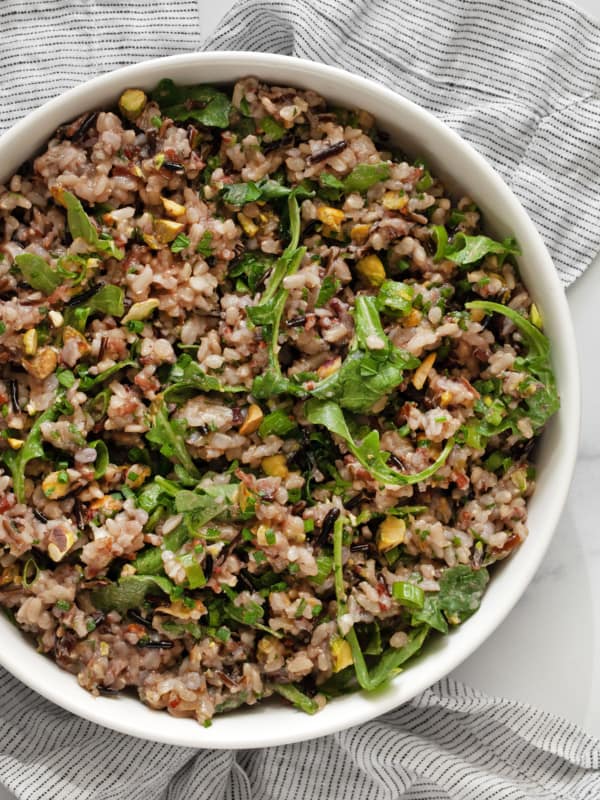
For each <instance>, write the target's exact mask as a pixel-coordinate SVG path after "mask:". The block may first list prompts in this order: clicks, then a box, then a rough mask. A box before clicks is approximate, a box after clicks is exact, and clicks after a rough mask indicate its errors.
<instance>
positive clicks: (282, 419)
mask: <svg viewBox="0 0 600 800" xmlns="http://www.w3.org/2000/svg"><path fill="white" fill-rule="evenodd" d="M297 427H298V423H297V422H296V421H295V420H294V419H293V418H291V417H290V415H289V414H287V413H286V412H285V411H283V410H282V409H280V408H278V409H276V410H275V411H272V412H271V413H270V414H267V416H266V417H265V418H264V419H263V421H262V422H261V423H260V427H259V429H258V434H259V436H262V437H263V439H264V438H265V437H266V436H271V435H273V434H275V436H285V435H286V434H287V433H290V431H293V430H295V428H297Z"/></svg>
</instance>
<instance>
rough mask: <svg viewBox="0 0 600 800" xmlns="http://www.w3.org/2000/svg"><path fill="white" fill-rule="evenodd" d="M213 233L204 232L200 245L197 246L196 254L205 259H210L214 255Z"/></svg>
mask: <svg viewBox="0 0 600 800" xmlns="http://www.w3.org/2000/svg"><path fill="white" fill-rule="evenodd" d="M212 238H213V235H212V231H204V233H203V234H202V237H201V239H200V241H199V242H198V244H197V245H196V252H197V253H199V254H200V255H201V256H204V258H210V257H211V256H212V254H213V248H212V244H211V242H212Z"/></svg>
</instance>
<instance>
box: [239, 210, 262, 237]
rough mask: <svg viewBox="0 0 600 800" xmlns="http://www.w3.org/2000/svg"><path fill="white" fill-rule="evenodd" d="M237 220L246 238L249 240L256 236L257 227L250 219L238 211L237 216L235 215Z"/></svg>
mask: <svg viewBox="0 0 600 800" xmlns="http://www.w3.org/2000/svg"><path fill="white" fill-rule="evenodd" d="M237 218H238V222H239V223H240V225H241V226H242V228H243V229H244V233H245V234H246V236H249V237H250V238H252V237H253V236H256V234H257V233H258V225H257V224H256V223H255V222H253V221H252V220H251V219H250V217H248V216H247V215H246V214H244V213H243V212H242V211H240V212H239V214H238V215H237Z"/></svg>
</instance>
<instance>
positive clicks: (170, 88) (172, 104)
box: [152, 78, 231, 128]
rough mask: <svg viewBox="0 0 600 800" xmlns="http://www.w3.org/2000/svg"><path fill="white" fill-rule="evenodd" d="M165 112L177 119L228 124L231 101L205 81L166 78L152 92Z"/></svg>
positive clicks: (218, 125) (210, 124) (212, 124)
mask: <svg viewBox="0 0 600 800" xmlns="http://www.w3.org/2000/svg"><path fill="white" fill-rule="evenodd" d="M152 99H153V100H155V101H156V102H157V103H158V105H159V106H160V110H161V112H162V114H163V116H167V117H170V118H171V119H172V120H174V121H175V122H186V121H187V120H195V121H196V122H199V123H201V124H202V125H206V126H208V127H214V128H227V127H228V125H229V114H230V112H231V103H230V101H229V98H228V96H227V95H226V94H224V93H223V92H221V91H219V90H218V89H215V88H213V87H212V86H206V85H203V84H199V85H194V86H178V85H176V84H175V83H174V82H173V81H172V80H170V79H168V78H165V79H163V80H162V81H160V83H159V84H158V86H157V87H156V89H155V90H154V91H153V92H152Z"/></svg>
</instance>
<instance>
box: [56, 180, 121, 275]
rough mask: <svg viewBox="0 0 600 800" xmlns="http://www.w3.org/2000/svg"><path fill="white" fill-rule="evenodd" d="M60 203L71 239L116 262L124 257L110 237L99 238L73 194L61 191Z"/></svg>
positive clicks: (94, 227)
mask: <svg viewBox="0 0 600 800" xmlns="http://www.w3.org/2000/svg"><path fill="white" fill-rule="evenodd" d="M61 201H62V203H63V205H64V206H65V207H66V209H67V223H68V225H69V233H70V234H71V236H72V237H73V239H83V240H84V241H85V242H87V243H88V244H89V245H90V246H91V247H93V248H94V250H95V251H96V252H99V253H106V254H107V255H109V256H111V257H112V258H116V259H117V260H118V261H121V259H123V258H124V257H125V253H124V252H123V251H122V250H120V249H119V248H118V247H117V246H116V245H115V243H114V241H113V240H112V239H111V238H110V237H108V238H103V237H101V236H100V234H99V233H98V230H97V228H96V226H95V225H94V224H93V222H92V221H91V219H90V218H89V217H88V215H87V214H86V213H85V210H84V208H83V206H82V205H81V202H80V201H79V200H78V199H77V197H75V195H74V194H72V193H71V192H68V191H67V190H66V189H63V190H62V192H61Z"/></svg>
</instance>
